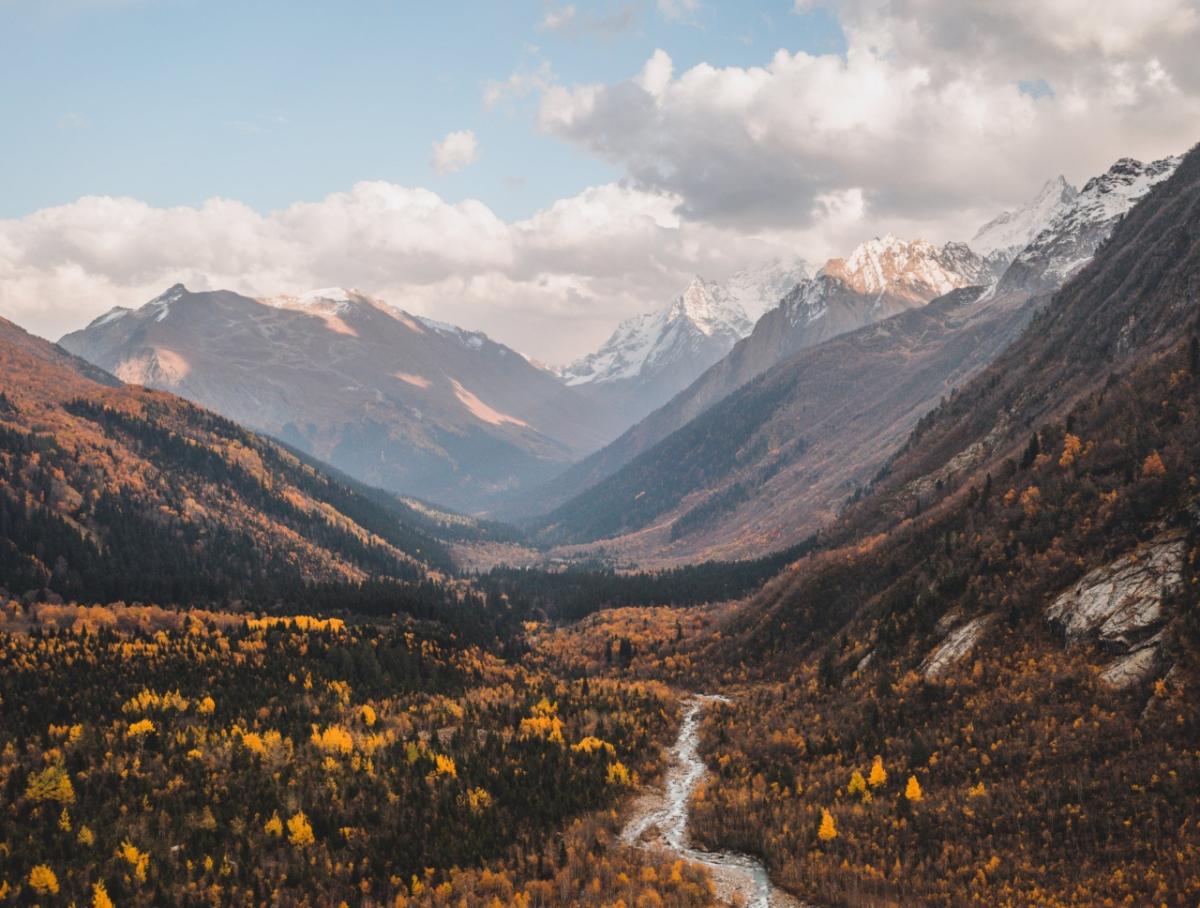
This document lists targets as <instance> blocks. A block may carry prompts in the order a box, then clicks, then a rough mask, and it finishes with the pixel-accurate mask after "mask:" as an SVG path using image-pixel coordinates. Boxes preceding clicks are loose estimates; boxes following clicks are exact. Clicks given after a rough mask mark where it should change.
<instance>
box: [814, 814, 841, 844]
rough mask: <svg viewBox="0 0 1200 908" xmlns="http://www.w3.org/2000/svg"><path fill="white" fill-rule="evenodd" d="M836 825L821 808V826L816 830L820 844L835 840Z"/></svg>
mask: <svg viewBox="0 0 1200 908" xmlns="http://www.w3.org/2000/svg"><path fill="white" fill-rule="evenodd" d="M837 834H838V831H837V824H836V823H835V822H834V821H833V814H831V813H830V812H829V811H828V810H826V809H825V808H824V807H822V808H821V825H820V827H819V828H818V829H817V838H818V839H820V840H821V841H822V842H829V841H831V840H833V839H836V838H837Z"/></svg>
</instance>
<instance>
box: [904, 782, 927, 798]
mask: <svg viewBox="0 0 1200 908" xmlns="http://www.w3.org/2000/svg"><path fill="white" fill-rule="evenodd" d="M904 797H905V798H906V799H907V800H909V801H913V802H916V801H920V800H923V799H924V797H925V795H924V794H922V793H921V783H920V782H918V781H917V777H916V776H909V777H908V784H907V785H905V786H904Z"/></svg>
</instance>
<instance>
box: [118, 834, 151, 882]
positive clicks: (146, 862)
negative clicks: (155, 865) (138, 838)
mask: <svg viewBox="0 0 1200 908" xmlns="http://www.w3.org/2000/svg"><path fill="white" fill-rule="evenodd" d="M117 853H118V854H119V855H120V856H121V857H123V858H124V859H125V862H126V863H127V864H128V865H129V866H130V867H131V868H132V869H133V878H134V879H135V880H137V881H138V882H139V883H144V882H146V871H147V870H148V869H149V868H150V855H149V854H148V853H146V852H145V851H142V850H141V849H139V848H138V847H137V846H136V845H134V844H133V842H131V841H129V840H128V839H126V840H125V841H124V842H122V843H121V848H120V849H119V850H118V852H117Z"/></svg>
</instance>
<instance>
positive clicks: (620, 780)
mask: <svg viewBox="0 0 1200 908" xmlns="http://www.w3.org/2000/svg"><path fill="white" fill-rule="evenodd" d="M607 778H608V784H609V785H628V784H629V782H630V777H629V770H628V769H627V768H626V767H625V764H624V763H622V762H621V761H620V760H616V761H614V762H612V763H609V764H608V776H607Z"/></svg>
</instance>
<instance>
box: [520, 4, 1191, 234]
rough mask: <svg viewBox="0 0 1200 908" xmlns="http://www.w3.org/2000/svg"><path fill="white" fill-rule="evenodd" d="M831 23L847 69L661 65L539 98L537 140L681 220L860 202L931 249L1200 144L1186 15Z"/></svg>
mask: <svg viewBox="0 0 1200 908" xmlns="http://www.w3.org/2000/svg"><path fill="white" fill-rule="evenodd" d="M826 5H827V6H829V7H830V8H831V9H832V10H833V11H834V12H835V13H836V14H837V15H838V17H839V19H840V21H841V24H842V27H843V30H844V32H845V35H846V42H847V47H846V51H845V53H839V54H834V53H829V54H809V53H804V52H795V53H792V52H789V51H787V50H781V51H779V52H777V53H776V54H775V55H774V56H773V57H771V58H770V59H769V60H765V61H764V62H763V64H762V65H760V66H748V67H738V66H729V67H717V66H714V65H712V64H709V63H701V64H698V65H695V66H693V67H691V68H689V69H686V70H684V71H681V72H680V71H676V69H675V67H674V65H673V61H672V59H671V57H670V55H669V54H667V53H666V52H665V51H663V50H657V51H655V53H654V55H653V56H652V57H651V58H650V59H649V60H648V61H647V63H646V64H645V66H644V67H643V69H642V70H641V72H639V73H637V74H634V75H632V76H631V77H630V78H628V79H626V80H624V81H618V82H610V83H593V84H581V85H562V84H559V83H554V84H550V85H547V86H545V87H543V88H542V89H541V90H540V93H539V98H540V100H539V115H538V122H539V125H540V128H541V129H542V130H543V131H545V132H546V133H549V134H551V135H554V136H557V137H559V138H561V139H564V140H566V141H568V142H570V143H572V144H574V145H576V146H578V147H580V148H582V149H584V150H586V151H587V152H589V153H591V154H593V155H595V156H596V157H598V158H600V159H602V160H604V161H606V162H608V163H610V164H613V165H616V166H618V167H620V168H621V169H622V170H623V171H624V173H625V174H626V176H627V178H628V180H629V181H630V182H631V183H632V184H633V185H635V186H637V187H639V188H641V189H644V190H646V191H653V192H663V193H669V194H672V195H676V196H678V197H679V198H680V199H681V200H682V203H681V209H680V213H681V214H682V215H683V216H684V217H686V218H689V219H694V220H703V221H710V222H714V223H718V224H722V225H725V226H730V227H740V228H742V229H746V230H762V229H779V228H792V229H795V228H805V227H815V226H817V221H818V220H819V219H820V218H821V217H823V216H825V214H824V213H825V212H826V211H827V209H828V205H827V204H826V203H827V201H828V200H829V199H831V198H834V197H837V195H838V194H840V193H846V192H847V191H849V190H856V191H858V192H859V193H861V198H862V200H863V205H864V221H865V223H867V224H871V225H874V226H875V228H876V229H880V230H882V229H887V228H889V227H898V226H899V225H912V226H913V227H915V229H917V230H918V231H920V232H921V233H924V234H927V235H929V236H930V238H933V239H937V238H947V239H948V238H958V237H961V236H963V235H967V234H966V231H967V230H969V229H970V228H971V226H972V225H973V224H975V223H977V222H978V219H979V218H980V217H982V216H985V215H986V213H987V211H989V210H994V209H996V208H999V207H1004V206H1007V205H1010V204H1012V203H1014V202H1018V201H1022V200H1024V199H1025V198H1026V197H1028V196H1029V195H1030V194H1031V193H1032V192H1033V191H1034V190H1035V189H1036V187H1037V186H1038V185H1040V184H1041V182H1043V181H1044V180H1045V179H1046V178H1047V177H1048V176H1050V175H1053V174H1057V173H1059V172H1066V173H1067V174H1068V175H1069V176H1071V177H1072V178H1073V179H1077V180H1078V179H1085V178H1086V177H1088V176H1090V175H1092V174H1094V173H1097V172H1099V171H1101V170H1103V169H1104V168H1106V167H1107V166H1108V165H1109V164H1110V163H1111V162H1112V161H1113V160H1115V159H1116V158H1118V157H1121V156H1124V155H1131V156H1135V157H1143V158H1151V157H1158V156H1162V155H1165V154H1170V153H1178V152H1181V151H1183V150H1185V149H1186V148H1188V147H1190V145H1191V144H1193V143H1194V142H1195V141H1196V139H1197V138H1200V136H1197V134H1196V131H1195V124H1196V123H1197V122H1200V55H1197V54H1195V53H1194V50H1193V49H1194V47H1195V46H1196V44H1197V41H1198V40H1200V22H1198V21H1197V17H1198V15H1200V14H1198V13H1197V9H1196V6H1195V3H1194V0H1147V2H1146V4H1144V5H1142V4H1137V5H1133V6H1131V5H1129V4H1127V3H1124V2H1114V0H1099V2H1098V3H1096V2H1090V0H1012V2H1007V0H1006V2H1000V0H985V2H979V3H967V4H964V3H961V2H958V0H846V2H831V3H829V4H826ZM672 6H673V8H674V6H677V4H674V5H672ZM800 8H801V9H802V10H807V9H809V8H811V5H810V4H808V3H802V4H800Z"/></svg>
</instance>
